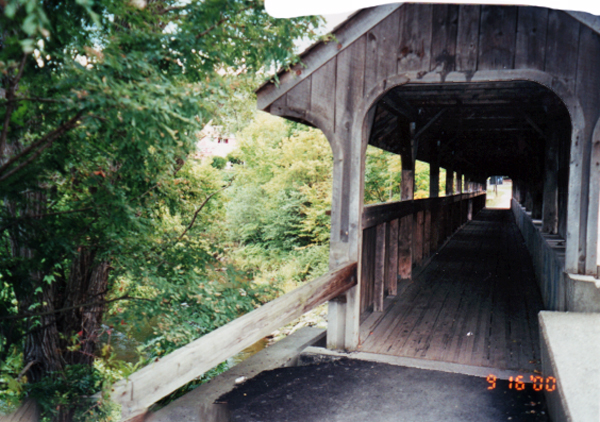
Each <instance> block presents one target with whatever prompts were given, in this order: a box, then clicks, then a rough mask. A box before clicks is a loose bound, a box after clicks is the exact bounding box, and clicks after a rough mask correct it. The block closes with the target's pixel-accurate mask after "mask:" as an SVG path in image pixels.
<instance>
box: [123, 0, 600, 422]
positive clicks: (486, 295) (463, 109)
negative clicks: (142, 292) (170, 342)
mask: <svg viewBox="0 0 600 422" xmlns="http://www.w3.org/2000/svg"><path fill="white" fill-rule="evenodd" d="M599 32H600V18H598V17H594V16H591V15H587V14H579V13H568V12H563V11H558V10H550V9H545V8H534V7H512V6H511V7H505V6H490V5H485V6H478V5H449V4H436V5H431V4H392V5H385V6H380V7H376V8H372V9H366V10H362V11H359V12H358V13H356V14H354V15H353V16H351V17H350V18H349V19H348V20H347V21H346V22H344V23H343V24H341V25H340V26H339V27H338V28H336V29H335V30H334V35H335V38H334V39H333V40H331V41H329V42H320V43H318V44H316V45H314V46H312V47H311V48H310V49H308V50H307V51H306V52H305V53H304V54H302V56H301V60H302V63H301V64H298V65H296V66H294V67H292V68H291V69H290V70H286V71H282V72H280V73H279V75H278V76H279V77H278V79H279V81H278V82H277V83H275V82H270V83H266V84H264V85H263V86H262V87H260V88H259V89H258V91H257V97H258V107H259V109H261V110H264V111H267V112H269V113H272V114H275V115H278V116H283V117H285V118H288V119H291V120H294V121H299V122H303V123H306V124H308V125H311V126H314V127H317V128H319V129H321V130H322V131H323V132H324V134H325V135H326V137H327V139H328V140H329V142H330V144H331V148H332V150H333V157H334V158H333V159H334V169H333V172H334V174H333V194H332V210H331V220H332V223H331V252H330V267H331V272H330V273H329V274H327V275H325V276H323V277H320V278H318V279H316V280H314V281H312V282H310V283H307V284H306V285H304V286H301V287H300V288H298V289H296V290H294V291H292V292H290V293H288V294H286V295H284V296H282V297H280V298H278V299H276V300H274V301H273V302H270V303H268V304H266V305H263V306H262V307H260V308H258V309H256V310H254V311H253V312H250V313H248V314H246V315H244V316H242V317H240V318H238V319H236V320H234V321H232V322H230V323H229V324H227V325H225V326H223V327H221V328H219V329H218V330H215V331H213V332H211V333H209V334H207V335H205V336H204V337H202V338H200V339H198V340H196V341H194V342H192V343H190V344H188V345H186V346H184V347H182V348H181V349H179V350H177V351H176V352H173V353H171V354H170V355H168V356H165V357H163V358H161V359H160V360H159V361H158V362H155V363H153V364H152V365H149V366H147V367H145V368H143V369H141V370H140V371H138V372H136V373H135V374H132V375H131V376H130V377H129V378H128V379H127V380H122V381H120V382H118V383H117V384H115V386H114V389H113V393H112V397H113V398H114V399H115V400H116V401H118V402H119V403H121V404H122V405H123V408H122V409H123V410H122V411H123V417H124V418H129V417H133V416H135V415H139V414H140V413H143V412H144V411H145V409H147V408H148V407H149V406H150V405H151V404H152V403H154V402H156V401H157V400H159V399H160V398H162V397H164V396H166V395H167V394H169V393H171V392H172V391H174V390H175V389H177V388H179V387H180V386H182V385H184V384H185V383H187V382H189V381H191V380H193V379H194V378H195V377H197V376H199V375H201V374H202V373H203V372H205V371H207V370H208V369H210V368H212V367H214V366H216V365H217V364H219V363H220V362H223V361H224V360H225V359H228V358H229V357H231V356H233V355H234V354H235V353H238V352H239V351H241V350H243V349H244V348H245V347H248V346H249V345H251V344H252V343H254V342H256V341H257V340H259V339H261V338H262V337H264V336H265V335H268V334H269V333H271V332H272V331H273V330H275V329H277V328H279V327H281V326H283V325H285V324H286V323H288V322H290V321H293V320H294V319H295V318H297V317H298V316H299V315H302V313H304V312H307V311H308V310H310V309H312V308H313V307H314V306H316V305H319V304H320V303H323V302H325V301H329V320H328V328H327V339H326V342H327V347H328V348H329V349H336V350H346V351H356V350H360V351H362V352H363V353H364V352H367V353H371V354H372V355H374V354H378V355H382V354H385V355H387V356H390V355H394V356H396V357H408V358H421V360H427V361H428V362H431V361H438V362H446V363H451V364H454V365H463V366H462V367H463V368H464V367H466V366H469V367H470V368H471V369H470V370H473V368H479V369H481V368H483V369H481V370H482V371H487V370H488V369H492V370H504V371H508V370H512V371H521V372H520V373H522V374H523V373H528V374H531V377H532V378H531V379H532V380H535V379H537V378H536V377H538V375H539V371H540V369H542V370H543V372H544V374H546V375H548V374H553V375H555V376H556V377H557V378H560V373H559V372H557V371H559V369H560V368H559V367H564V366H562V365H566V367H567V368H569V365H570V364H572V363H573V362H575V364H576V365H575V367H574V368H575V369H574V370H573V371H571V370H570V369H567V370H565V371H563V372H561V373H563V374H566V375H567V376H566V377H564V378H560V379H559V382H560V383H562V382H563V381H564V386H563V385H562V384H559V385H561V387H560V388H559V390H560V394H561V400H557V401H554V402H552V403H563V402H564V401H565V400H567V401H568V400H571V399H569V397H572V398H573V400H574V402H570V403H571V404H570V405H569V406H571V407H570V409H571V410H573V409H576V410H577V411H581V409H584V411H585V412H588V413H587V415H588V416H589V415H592V416H593V414H594V412H596V413H595V414H596V415H597V414H598V413H597V412H598V408H597V400H596V401H595V402H594V401H593V399H592V401H591V402H590V400H588V398H589V397H590V396H589V394H592V395H593V394H600V393H599V392H600V387H599V386H598V383H597V381H594V379H593V376H589V374H588V373H581V370H582V368H583V369H585V368H586V367H585V365H584V363H585V364H590V365H594V364H595V365H597V361H598V360H597V351H598V347H600V333H599V332H598V328H597V327H599V326H600V324H598V321H599V318H597V317H598V316H599V314H598V312H600V281H599V280H598V278H599V270H598V267H599V258H598V255H599V254H598V232H599V226H598V220H599V204H600V121H599V117H600V33H599ZM368 144H371V145H373V146H376V147H379V148H381V149H384V150H387V151H390V152H392V153H395V154H399V155H400V156H401V161H402V178H401V180H402V182H401V185H402V186H401V192H402V195H401V196H402V200H401V201H398V202H391V203H383V204H376V205H369V206H365V205H364V201H363V196H364V178H365V153H366V149H367V145H368ZM416 160H422V161H425V162H427V163H429V164H430V177H431V183H430V186H431V190H430V195H429V198H427V199H419V200H415V199H414V170H415V161H416ZM440 168H443V169H445V174H446V180H445V186H446V191H445V192H443V193H441V192H439V186H440V183H439V182H440V181H439V178H440V171H439V169H440ZM494 175H505V176H509V177H510V178H511V179H512V180H513V199H512V207H511V210H510V211H509V210H505V211H492V210H488V209H485V202H486V194H485V184H486V179H487V178H488V177H489V176H494ZM543 310H545V311H553V312H546V313H544V312H542V313H540V311H543ZM564 311H570V312H569V313H568V314H567V313H566V312H564ZM538 314H539V315H541V317H540V321H541V324H538ZM590 315H591V316H592V317H593V318H595V319H591V320H590V319H589V318H588V316H590ZM563 317H564V318H563ZM563 319H564V321H563ZM590 321H591V322H590ZM594 321H596V322H594ZM555 323H556V324H559V325H560V324H563V325H560V327H561V330H562V331H561V330H558V331H556V330H554V327H555V325H556V324H555ZM565 324H566V325H565ZM569 324H570V325H569ZM567 326H568V329H565V327H567ZM553 330H554V331H553ZM589 330H592V331H589ZM593 330H596V334H593V333H592V334H590V332H593ZM540 332H541V334H542V336H541V337H542V341H540V336H539V333H540ZM556 333H558V334H560V333H563V334H564V333H567V334H568V335H569V339H568V341H565V339H564V338H560V335H558V340H556V342H557V343H556V344H558V345H559V346H560V345H565V344H566V345H567V346H570V345H573V347H572V348H571V349H568V350H566V352H565V349H561V347H562V346H561V347H558V346H557V348H556V349H553V348H552V347H553V346H552V344H553V342H554V341H555V340H553V339H554V338H556V337H555V335H556ZM594 342H595V343H594ZM593 356H596V358H594V357H593ZM540 360H541V361H542V365H541V366H543V368H541V367H540ZM544 362H546V363H544ZM596 370H597V368H596ZM561 371H562V369H561ZM578 371H579V372H578ZM486 373H487V372H486ZM505 374H507V372H505ZM576 375H577V376H576ZM484 376H485V375H484ZM567 378H568V379H570V380H571V382H572V383H571V384H569V381H568V380H567ZM586 383H587V384H586ZM217 384H218V382H217ZM584 384H585V385H584ZM573 386H575V387H573ZM199 390H200V389H198V390H195V391H199ZM190 394H192V393H190ZM194 394H197V395H196V396H195V397H196V398H198V397H199V396H198V394H200V393H194ZM586 394H587V395H586ZM596 397H597V396H596ZM196 398H194V399H188V400H187V401H185V403H187V404H185V405H184V404H183V403H184V402H178V401H176V402H174V403H172V404H171V405H170V406H172V407H173V408H176V411H180V410H181V409H182V408H183V407H184V406H188V405H189V406H190V409H192V410H190V412H191V413H194V412H196V413H195V414H197V409H195V408H193V406H195V405H196V404H195V403H197V402H198V400H196ZM182 400H183V399H182ZM582 400H583V402H582ZM585 400H587V401H585ZM552 403H550V404H551V406H554V404H552ZM573 403H575V404H573ZM582 403H583V404H582ZM590 403H591V404H590ZM567 407H568V406H567ZM567 407H565V406H562V407H561V406H560V405H558V404H557V405H556V408H555V409H551V411H552V412H553V415H554V416H556V415H558V416H556V419H555V420H557V421H558V420H562V419H567V418H565V417H561V416H560V415H561V414H562V415H563V416H564V413H561V412H564V411H565V410H564V409H566V408H567ZM586 409H587V410H586ZM191 413H190V414H191ZM569 417H570V418H573V414H569ZM597 418H598V417H597V416H595V419H594V418H593V417H592V418H591V419H589V420H597ZM166 420H174V419H169V418H167V419H166ZM187 420H192V419H187ZM194 420H195V419H194ZM573 420H578V419H577V418H574V419H573ZM579 420H587V419H579Z"/></svg>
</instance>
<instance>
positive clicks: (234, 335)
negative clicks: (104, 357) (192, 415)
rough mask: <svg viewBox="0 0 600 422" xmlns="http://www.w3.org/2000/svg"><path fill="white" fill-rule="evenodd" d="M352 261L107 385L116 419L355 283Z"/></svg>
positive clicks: (136, 411)
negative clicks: (115, 407)
mask: <svg viewBox="0 0 600 422" xmlns="http://www.w3.org/2000/svg"><path fill="white" fill-rule="evenodd" d="M356 267H357V264H356V262H352V263H349V264H346V265H343V266H340V267H338V268H336V269H334V270H332V271H330V272H329V273H327V274H326V275H324V276H322V277H319V278H317V279H316V280H313V281H312V282H310V283H307V284H305V285H303V286H301V287H299V288H297V289H295V290H293V291H291V292H290V293H287V294H285V295H283V296H281V297H279V298H277V299H275V300H273V301H272V302H269V303H267V304H265V305H263V306H261V307H260V308H258V309H255V310H254V311H252V312H249V313H248V314H246V315H243V316H241V317H239V318H237V319H235V320H233V321H231V322H230V323H228V324H226V325H224V326H222V327H220V328H218V329H217V330H215V331H212V332H210V333H208V334H206V335H205V336H203V337H201V338H199V339H198V340H195V341H193V342H192V343H190V344H188V345H186V346H183V347H182V348H180V349H178V350H176V351H174V352H173V353H171V354H169V355H167V356H165V357H163V358H161V359H160V360H158V361H156V362H153V363H152V364H150V365H148V366H146V367H144V368H142V369H141V370H139V371H137V372H135V373H134V374H132V375H131V376H130V377H129V378H128V379H126V380H122V381H119V382H118V383H116V384H115V385H114V386H113V392H112V394H111V397H112V399H113V400H114V401H116V402H117V403H120V404H121V405H122V410H121V414H122V419H123V420H127V419H130V418H133V417H135V416H137V415H139V414H141V413H144V412H145V410H146V409H147V408H148V407H150V406H151V405H152V404H154V403H156V402H157V401H158V400H160V399H161V398H163V397H165V396H167V395H168V394H170V393H172V392H173V391H175V390H177V389H178V388H180V387H182V386H184V385H185V384H187V383H188V382H190V381H192V380H193V379H194V378H196V377H198V376H200V375H202V374H203V373H204V372H206V371H208V370H209V369H211V368H214V367H215V366H217V365H218V364H219V363H221V362H223V361H225V360H227V359H229V358H230V357H232V356H234V355H236V354H237V353H239V352H241V351H242V350H244V349H245V348H247V347H249V346H251V345H252V344H254V343H256V342H257V341H258V340H260V339H262V338H263V337H265V336H267V335H268V334H270V333H272V332H273V331H275V330H276V329H278V328H280V327H281V326H283V325H285V324H288V323H289V322H291V321H293V320H294V319H296V318H298V317H299V316H301V315H303V314H304V313H306V312H308V311H310V310H311V309H313V308H314V307H316V306H318V305H320V304H322V303H324V302H326V301H328V300H330V299H333V298H335V297H337V296H339V295H341V294H342V293H344V292H345V291H346V290H348V289H349V288H351V287H352V286H354V285H356V282H357V280H356Z"/></svg>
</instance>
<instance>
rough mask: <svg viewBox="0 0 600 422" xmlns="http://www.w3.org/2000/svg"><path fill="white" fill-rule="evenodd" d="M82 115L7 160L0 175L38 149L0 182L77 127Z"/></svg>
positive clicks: (2, 178) (1, 168)
mask: <svg viewBox="0 0 600 422" xmlns="http://www.w3.org/2000/svg"><path fill="white" fill-rule="evenodd" d="M82 115H83V111H80V112H79V113H77V114H76V115H75V116H74V117H72V118H71V119H69V120H67V121H66V122H65V123H63V124H62V125H60V126H59V127H58V128H56V129H54V130H53V131H52V132H50V133H47V134H46V135H45V136H43V137H41V138H40V139H38V140H37V141H36V142H34V143H32V144H31V145H29V146H28V147H27V148H25V149H24V150H22V151H21V152H19V153H18V154H16V155H15V156H13V157H12V158H11V159H10V160H8V161H7V162H6V163H5V164H3V165H2V167H0V174H3V173H4V172H6V170H8V168H9V167H10V166H11V165H13V164H14V163H15V162H17V161H18V160H20V159H21V158H23V157H25V156H26V155H27V154H29V153H30V152H32V151H33V150H35V149H36V148H39V149H38V150H37V151H35V153H34V154H33V155H32V156H31V157H29V158H28V159H27V160H25V161H24V162H22V163H21V164H20V165H19V166H17V167H16V168H14V169H13V170H11V171H9V172H8V173H6V174H4V175H3V176H2V177H0V182H1V181H3V180H5V179H7V178H8V177H10V176H12V175H13V174H15V173H16V172H18V171H19V170H21V169H22V168H24V167H26V166H27V165H28V164H29V163H31V162H32V161H33V160H35V159H36V158H37V157H38V156H39V155H40V154H41V153H42V152H43V151H44V150H45V149H46V148H48V147H49V146H51V145H52V143H53V142H54V141H55V140H56V139H57V138H58V137H60V136H62V135H63V134H65V133H66V132H68V131H69V130H71V129H73V128H75V127H77V126H79V124H80V123H78V122H77V121H78V120H79V119H80V118H81V116H82Z"/></svg>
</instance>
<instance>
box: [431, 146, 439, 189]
mask: <svg viewBox="0 0 600 422" xmlns="http://www.w3.org/2000/svg"><path fill="white" fill-rule="evenodd" d="M431 155H432V157H431V163H429V197H430V198H437V197H439V196H440V160H439V153H438V150H437V148H436V149H435V151H433V152H432V154H431Z"/></svg>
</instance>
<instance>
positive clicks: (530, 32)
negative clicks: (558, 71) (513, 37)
mask: <svg viewBox="0 0 600 422" xmlns="http://www.w3.org/2000/svg"><path fill="white" fill-rule="evenodd" d="M547 31H548V9H545V8H539V7H519V8H518V22H517V48H516V53H515V69H537V70H544V68H545V65H546V34H547Z"/></svg>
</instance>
